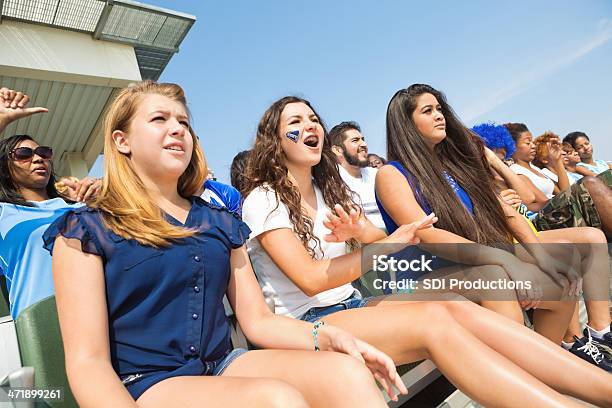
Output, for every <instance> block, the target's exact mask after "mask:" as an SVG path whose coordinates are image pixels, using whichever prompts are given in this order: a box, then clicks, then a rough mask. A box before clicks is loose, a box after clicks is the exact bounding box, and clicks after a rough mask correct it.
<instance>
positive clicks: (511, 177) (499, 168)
mask: <svg viewBox="0 0 612 408" xmlns="http://www.w3.org/2000/svg"><path fill="white" fill-rule="evenodd" d="M485 149H486V150H485V155H486V158H487V161H488V162H489V165H491V167H492V168H493V170H495V172H497V174H499V175H500V176H501V178H503V179H504V181H505V182H506V185H507V186H508V188H511V189H513V190H514V191H516V193H517V194H518V195H519V196H521V199H522V200H523V202H526V203H532V202H534V201H535V194H534V192H533V191H532V189H531V188H530V187H529V185H528V184H526V183H525V182H524V181H523V180H522V179H521V178H520V177H519V176H518V174H516V173H515V172H513V171H512V170H511V169H510V167H508V166H507V165H506V163H504V162H503V161H502V160H501V159H500V158H499V157H497V155H496V154H495V153H493V152H492V151H491V150H490V149H489V148H485Z"/></svg>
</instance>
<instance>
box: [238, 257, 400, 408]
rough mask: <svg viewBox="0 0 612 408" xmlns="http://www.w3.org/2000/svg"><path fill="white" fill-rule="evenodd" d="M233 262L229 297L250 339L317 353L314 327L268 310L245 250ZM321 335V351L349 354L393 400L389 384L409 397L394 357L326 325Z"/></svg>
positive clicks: (283, 347)
mask: <svg viewBox="0 0 612 408" xmlns="http://www.w3.org/2000/svg"><path fill="white" fill-rule="evenodd" d="M230 262H231V270H232V273H231V276H230V282H229V286H228V290H227V295H228V299H229V301H230V304H231V305H232V308H233V309H234V311H235V312H236V317H237V318H238V322H239V323H240V326H241V327H242V329H243V331H244V334H245V335H246V337H247V338H248V339H249V340H250V341H251V342H252V343H254V344H257V345H258V346H260V347H264V348H274V349H298V350H314V340H313V334H312V330H313V325H312V324H311V323H306V322H303V321H301V320H297V319H292V318H290V317H285V316H278V315H275V314H274V313H272V312H271V311H270V309H268V307H267V306H266V304H265V302H264V299H263V296H262V294H261V290H260V288H259V285H258V284H257V280H256V279H255V274H254V273H253V269H252V268H251V263H250V261H249V257H248V255H247V252H246V249H245V247H244V246H243V247H241V248H238V249H234V250H232V253H231V261H230ZM318 332H319V334H318V336H317V340H318V345H319V347H320V349H321V350H324V351H325V350H327V351H337V352H341V353H346V354H349V355H352V356H353V357H355V358H357V359H358V360H360V361H363V362H364V363H365V364H366V365H367V366H368V368H369V369H370V370H371V371H372V372H373V374H375V376H376V377H377V378H382V379H383V381H381V384H382V385H383V387H384V388H385V390H386V391H387V393H388V394H389V395H390V396H391V398H392V399H393V400H395V393H394V392H393V390H392V389H391V388H390V387H389V384H392V385H394V386H395V387H396V388H397V389H398V390H399V391H400V392H401V393H403V394H405V393H407V390H406V387H405V386H404V384H403V383H402V381H401V379H400V377H399V376H398V375H397V372H396V371H395V365H394V364H393V361H392V360H391V358H390V357H388V356H387V355H385V354H383V353H382V352H380V351H379V350H377V349H375V348H374V347H372V346H370V345H368V344H366V343H364V342H362V341H360V340H358V339H356V338H354V337H353V336H352V335H350V334H349V333H347V332H345V331H343V330H341V329H340V328H337V327H334V326H331V325H324V326H322V327H320V328H319V330H318Z"/></svg>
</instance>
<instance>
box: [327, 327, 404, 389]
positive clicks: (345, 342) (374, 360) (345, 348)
mask: <svg viewBox="0 0 612 408" xmlns="http://www.w3.org/2000/svg"><path fill="white" fill-rule="evenodd" d="M319 330H320V331H321V333H323V332H325V333H326V334H327V335H328V337H329V349H328V351H337V352H340V353H344V354H348V355H350V356H353V357H355V358H356V359H357V360H359V361H361V362H363V363H364V364H365V365H366V366H367V367H368V369H369V370H370V371H371V372H372V374H373V375H374V378H375V379H376V381H378V382H379V383H380V385H381V386H382V387H383V388H384V390H385V392H386V393H387V394H388V395H389V398H391V399H392V400H393V401H397V393H396V392H395V390H394V389H393V387H395V388H396V389H397V390H398V391H399V392H400V393H401V394H404V395H405V394H408V390H407V389H406V386H405V385H404V383H403V382H402V379H401V377H400V376H399V374H398V373H397V370H396V369H395V363H394V362H393V360H391V357H389V356H388V355H386V354H385V353H383V352H382V351H380V350H378V349H377V348H375V347H373V346H371V345H369V344H368V343H365V342H363V341H361V340H359V339H357V338H355V337H354V336H353V335H351V334H350V333H348V332H346V331H344V330H342V329H340V328H338V327H334V326H330V325H325V326H323V327H321V329H319Z"/></svg>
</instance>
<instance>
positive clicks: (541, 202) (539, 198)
mask: <svg viewBox="0 0 612 408" xmlns="http://www.w3.org/2000/svg"><path fill="white" fill-rule="evenodd" d="M517 176H518V177H519V178H520V179H521V180H522V181H523V182H524V183H525V184H526V185H527V186H529V188H530V189H531V191H532V192H533V194H534V197H535V199H534V201H532V202H528V201H523V202H524V203H525V205H526V206H527V208H528V209H529V210H530V211H539V210H540V209H541V208H542V207H544V206H545V205H546V204H547V203H548V197H546V194H544V193H543V192H542V191H541V190H540V189H539V188H537V187H536V186H535V184H533V182H532V181H531V180H529V177H527V176H523V175H522V174H519V175H517Z"/></svg>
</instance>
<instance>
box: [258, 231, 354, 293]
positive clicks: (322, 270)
mask: <svg viewBox="0 0 612 408" xmlns="http://www.w3.org/2000/svg"><path fill="white" fill-rule="evenodd" d="M257 240H259V243H260V244H261V246H262V247H263V249H264V250H265V251H266V252H267V253H268V255H269V256H270V258H272V260H273V261H274V263H275V264H276V265H277V266H278V267H279V268H280V269H281V270H282V271H283V272H284V273H285V275H287V277H288V278H289V279H291V281H292V282H293V283H294V284H295V285H296V286H297V287H298V288H300V289H301V290H302V292H304V293H305V294H306V295H308V296H315V295H317V294H319V293H321V292H324V291H326V290H329V289H333V288H337V287H339V286H342V285H344V284H346V283H349V282H352V281H353V280H355V279H358V278H359V277H360V276H361V251H360V250H358V251H355V252H353V253H350V254H346V255H342V256H338V257H336V258H333V259H321V260H316V259H313V258H312V257H311V256H310V254H308V252H307V251H306V249H305V248H304V246H303V245H302V242H301V241H300V240H299V239H298V238H297V237H296V236H295V233H294V232H293V231H292V230H290V229H289V228H279V229H275V230H271V231H266V232H264V233H262V234H260V235H259V236H257Z"/></svg>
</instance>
